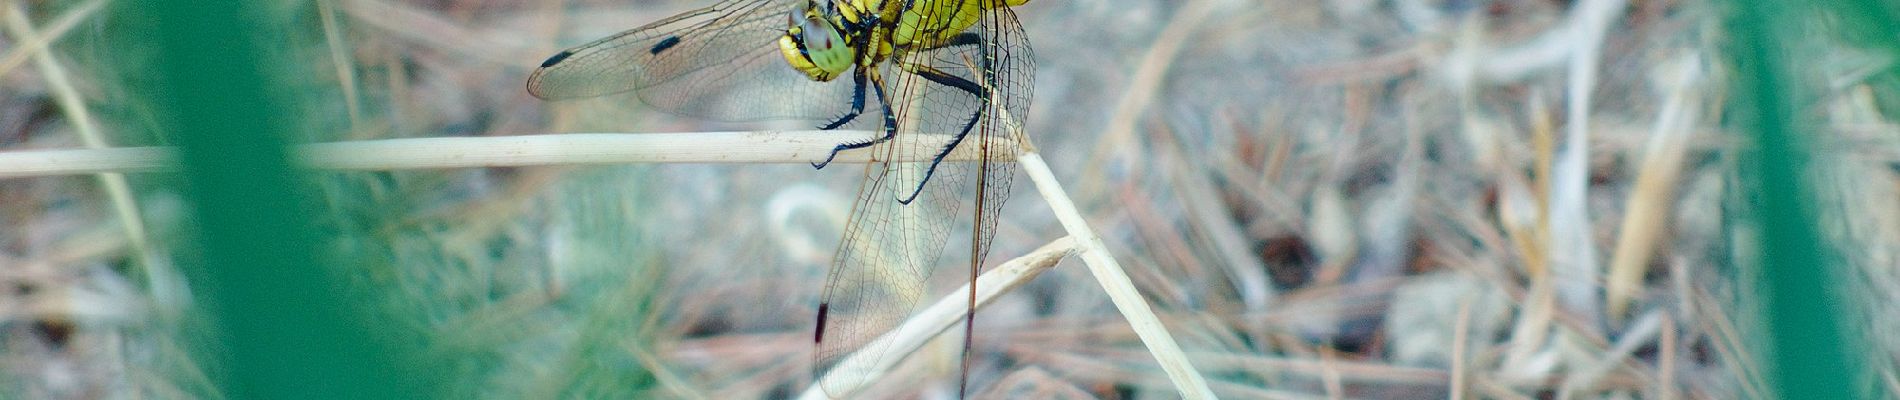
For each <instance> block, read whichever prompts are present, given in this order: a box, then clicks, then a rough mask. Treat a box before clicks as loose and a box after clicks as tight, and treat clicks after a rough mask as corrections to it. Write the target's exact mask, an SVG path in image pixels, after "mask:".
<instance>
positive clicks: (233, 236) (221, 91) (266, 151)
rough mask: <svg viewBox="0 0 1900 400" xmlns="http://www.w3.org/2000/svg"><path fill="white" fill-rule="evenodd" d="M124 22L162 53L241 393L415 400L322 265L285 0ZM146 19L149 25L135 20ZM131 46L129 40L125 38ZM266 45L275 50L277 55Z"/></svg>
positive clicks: (163, 0) (173, 131)
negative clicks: (302, 151) (300, 161)
mask: <svg viewBox="0 0 1900 400" xmlns="http://www.w3.org/2000/svg"><path fill="white" fill-rule="evenodd" d="M119 4H120V5H119V6H117V7H119V8H120V11H121V12H120V13H119V14H118V19H119V20H121V21H130V22H131V23H133V24H135V25H137V27H136V28H134V31H136V32H139V35H138V36H137V37H138V38H139V39H141V40H140V41H142V42H143V43H141V44H140V46H148V45H149V46H151V48H150V49H151V50H155V51H152V52H150V54H151V55H153V56H155V58H156V59H155V60H154V61H155V64H154V65H153V67H154V68H152V69H150V70H149V71H150V72H152V73H155V74H156V76H155V77H156V78H157V79H156V80H155V82H154V86H153V87H152V92H150V93H149V94H150V95H151V96H150V99H151V100H152V101H154V102H155V103H156V105H157V106H158V108H159V109H160V113H161V123H162V124H163V126H164V127H165V129H167V135H166V137H170V138H173V139H174V140H176V141H177V145H178V147H179V148H180V154H181V159H182V160H183V163H184V171H185V176H186V183H187V184H188V186H189V188H187V189H186V192H185V193H186V195H187V197H188V199H189V200H190V202H191V209H192V210H193V212H194V213H193V214H192V215H193V221H194V222H195V223H196V224H197V227H196V228H197V232H198V234H199V236H198V238H199V239H201V240H202V242H201V243H199V244H198V247H199V249H201V250H202V255H203V259H202V260H201V261H202V264H200V265H197V266H187V267H186V269H187V270H189V271H190V272H191V273H190V275H191V278H192V280H191V283H192V289H193V290H194V291H195V293H196V296H197V297H196V298H197V299H198V301H199V302H198V305H199V306H201V307H203V310H204V311H206V312H209V313H211V315H212V318H211V320H212V321H213V322H214V323H215V324H216V325H217V328H218V332H217V333H215V334H214V335H213V336H212V337H214V338H215V339H217V340H218V344H217V345H216V346H213V347H214V348H212V349H209V350H212V351H216V352H218V353H220V354H218V356H219V359H220V361H222V364H223V368H221V369H220V370H221V371H222V372H223V373H222V374H221V375H220V376H219V378H220V383H221V386H222V387H223V388H224V390H225V391H226V393H225V394H227V395H228V396H229V398H233V399H300V398H301V399H365V398H369V399H375V398H399V397H411V396H410V395H412V394H414V393H415V391H414V390H413V387H412V386H408V385H405V383H406V382H413V381H411V380H409V378H408V377H406V376H404V375H401V374H402V371H401V369H400V368H398V367H397V364H396V362H395V361H396V360H398V359H399V357H398V356H397V355H395V354H392V353H391V350H392V349H394V346H391V345H389V343H393V341H392V340H390V339H391V336H390V335H389V334H388V332H387V331H386V330H387V329H393V328H394V327H392V326H389V325H387V324H374V323H373V322H372V321H371V320H370V319H369V317H367V315H373V313H364V312H362V311H363V310H364V307H363V306H362V304H365V302H364V301H362V300H361V299H355V298H352V296H351V294H352V293H358V294H360V293H361V292H362V291H360V290H355V291H353V290H349V289H348V287H347V285H346V283H347V282H346V281H345V280H344V279H342V275H341V273H340V271H338V270H337V269H336V268H335V267H334V266H332V265H325V264H324V263H323V262H322V260H324V259H325V258H326V257H324V255H322V254H318V247H317V246H316V245H315V243H316V241H315V239H316V238H317V235H316V234H315V231H314V229H313V227H312V225H311V222H310V221H309V220H308V218H309V217H310V216H312V215H314V214H315V213H314V212H312V210H311V209H310V208H309V206H310V205H311V203H310V202H309V197H308V196H309V193H310V192H311V190H312V189H313V187H312V186H310V185H308V184H306V182H305V181H304V180H303V179H300V178H301V177H299V176H297V175H296V174H294V173H293V172H292V170H291V166H290V164H289V162H288V161H287V155H288V151H287V150H286V147H285V143H286V138H287V137H290V133H292V132H295V131H296V130H297V129H299V127H301V126H303V125H302V124H301V121H300V120H299V119H298V118H297V117H296V116H294V115H292V114H290V113H289V112H288V111H289V110H290V108H289V107H286V103H285V101H284V100H285V98H284V97H281V93H278V92H280V91H281V89H282V86H281V85H279V86H272V85H271V83H272V82H278V81H273V78H276V79H282V78H283V77H285V76H287V74H285V72H287V71H289V70H292V69H290V68H288V67H289V64H287V63H288V61H287V60H286V59H284V58H283V57H284V56H285V55H286V53H289V52H288V51H284V50H282V49H283V48H286V47H287V46H289V45H291V44H292V43H293V41H292V40H290V39H289V38H291V37H293V35H290V34H289V33H288V31H287V29H288V27H286V26H285V25H284V24H283V23H282V18H278V16H275V15H269V14H267V12H268V10H271V9H282V8H283V7H282V5H280V4H272V3H271V2H256V1H219V0H152V1H136V2H130V1H128V2H120V3H119ZM141 29H142V30H141ZM128 46H130V45H129V44H128ZM264 46H271V47H270V48H271V49H272V50H271V51H269V52H266V51H264V50H265V49H266V48H265V47H264Z"/></svg>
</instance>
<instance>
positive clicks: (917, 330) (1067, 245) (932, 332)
mask: <svg viewBox="0 0 1900 400" xmlns="http://www.w3.org/2000/svg"><path fill="white" fill-rule="evenodd" d="M1075 245H1076V243H1075V241H1074V239H1071V238H1061V239H1056V240H1055V241H1053V242H1049V244H1046V245H1043V246H1042V248H1038V249H1036V250H1035V251H1031V252H1029V254H1025V255H1023V256H1022V257H1017V258H1016V259H1013V260H1009V261H1008V262H1004V263H1003V264H1002V265H999V266H997V267H996V268H992V269H990V271H989V272H985V273H983V276H981V277H978V278H977V280H976V282H973V284H974V285H976V289H977V291H976V307H977V308H982V307H983V306H985V305H988V304H989V303H990V302H991V301H994V300H995V299H996V297H997V296H1000V295H1002V294H1004V293H1009V292H1010V291H1012V290H1015V289H1016V287H1018V286H1022V285H1023V284H1025V283H1028V282H1029V281H1030V280H1031V279H1035V278H1036V276H1037V275H1041V274H1042V272H1043V271H1045V270H1048V269H1049V268H1052V267H1055V266H1056V263H1057V262H1059V261H1062V259H1063V258H1065V257H1068V256H1069V254H1070V253H1073V252H1075V250H1076V247H1075ZM969 291H970V286H969V285H964V286H963V287H961V288H958V289H957V290H955V291H952V292H951V293H950V294H949V295H946V296H944V297H943V298H942V299H939V300H937V302H936V303H932V304H931V305H930V307H929V308H925V309H924V310H923V311H921V312H918V313H917V314H916V315H914V316H911V317H910V319H908V320H905V321H904V324H903V325H899V326H898V327H897V328H896V329H893V330H892V331H891V332H890V333H887V334H888V335H899V336H896V337H894V338H891V339H890V341H889V342H888V343H889V344H888V345H886V346H883V347H880V348H879V349H881V351H866V352H860V353H856V354H852V355H851V356H850V357H847V358H845V360H844V361H843V362H840V363H838V365H837V367H836V368H834V370H836V371H863V372H870V374H869V375H868V376H851V377H834V376H832V375H829V374H827V375H826V376H823V377H819V378H818V379H819V380H821V381H823V380H831V381H834V383H830V384H825V385H820V384H817V382H814V383H813V384H812V385H811V386H810V387H808V388H806V389H805V392H804V394H801V395H799V398H800V399H812V400H816V399H826V398H830V397H831V396H833V395H835V396H841V397H842V396H850V395H851V393H852V392H856V391H857V390H858V389H861V387H846V386H845V385H844V384H843V383H844V382H851V383H862V384H874V383H876V382H877V381H878V378H879V377H880V376H881V375H882V372H881V371H887V370H889V369H890V368H891V367H892V366H895V365H896V364H897V363H898V362H899V361H903V360H904V359H905V357H903V356H902V355H908V354H910V353H912V352H915V351H916V350H917V349H918V348H919V347H923V345H924V343H925V342H927V341H929V340H930V338H933V337H936V336H937V334H939V333H942V332H943V331H944V330H945V329H948V328H950V327H951V326H953V325H956V323H957V322H958V321H962V320H963V318H964V316H965V315H967V312H968V311H969V305H970V304H969V298H968V297H966V296H968V295H967V293H969ZM827 388H829V389H831V390H839V391H840V392H841V393H830V394H827V393H826V389H827Z"/></svg>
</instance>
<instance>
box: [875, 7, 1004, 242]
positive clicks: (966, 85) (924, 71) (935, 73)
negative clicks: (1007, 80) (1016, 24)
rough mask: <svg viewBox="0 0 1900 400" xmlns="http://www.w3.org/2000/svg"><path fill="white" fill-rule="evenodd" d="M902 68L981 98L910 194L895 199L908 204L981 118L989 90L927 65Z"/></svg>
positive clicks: (906, 65) (933, 159) (986, 108)
mask: <svg viewBox="0 0 1900 400" xmlns="http://www.w3.org/2000/svg"><path fill="white" fill-rule="evenodd" d="M959 36H961V35H959ZM904 69H905V70H906V71H909V72H911V73H914V74H917V76H921V77H923V78H924V79H928V80H930V81H931V82H936V83H938V84H941V85H944V86H949V87H953V88H957V89H959V90H962V91H964V92H968V93H969V94H970V95H972V96H976V98H978V99H981V102H980V103H979V104H982V107H981V108H978V109H977V110H976V111H974V112H971V113H970V120H969V121H966V122H964V123H963V129H962V130H959V131H957V135H956V136H954V137H951V138H950V143H948V144H945V145H944V146H943V149H940V150H937V155H936V156H934V157H931V158H930V167H929V168H926V169H924V179H923V180H922V181H920V182H917V188H916V189H911V191H910V196H906V197H904V198H901V199H897V202H898V203H899V204H906V205H908V204H910V202H913V201H917V195H918V194H922V193H923V192H924V185H925V184H928V183H930V177H931V175H935V174H936V173H937V165H938V164H942V163H943V159H944V158H945V157H949V156H950V152H951V151H953V150H956V148H957V145H960V144H962V143H963V139H964V138H967V137H969V136H970V130H971V129H972V128H975V127H976V122H977V121H979V120H982V116H983V115H984V114H985V111H987V110H988V109H989V102H990V96H989V95H988V93H989V90H986V89H985V88H984V87H983V86H981V85H977V84H976V82H970V80H969V79H963V77H960V76H956V75H951V74H950V73H948V72H943V70H939V69H936V68H933V67H931V66H928V65H919V64H905V65H904Z"/></svg>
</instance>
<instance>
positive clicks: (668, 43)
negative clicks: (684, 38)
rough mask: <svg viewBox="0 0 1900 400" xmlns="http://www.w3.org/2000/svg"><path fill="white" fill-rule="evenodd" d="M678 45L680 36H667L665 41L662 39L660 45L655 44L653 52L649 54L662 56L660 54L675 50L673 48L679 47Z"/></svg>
mask: <svg viewBox="0 0 1900 400" xmlns="http://www.w3.org/2000/svg"><path fill="white" fill-rule="evenodd" d="M678 44H680V37H679V36H667V37H666V38H665V39H660V42H659V43H654V44H653V50H650V51H649V52H650V53H653V54H660V52H662V51H666V49H671V48H673V46H675V45H678Z"/></svg>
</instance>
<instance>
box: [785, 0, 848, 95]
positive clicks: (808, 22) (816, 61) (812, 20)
mask: <svg viewBox="0 0 1900 400" xmlns="http://www.w3.org/2000/svg"><path fill="white" fill-rule="evenodd" d="M811 10H812V9H810V8H804V9H799V10H793V11H792V14H791V15H788V16H787V18H786V19H787V21H786V24H787V25H788V27H787V28H786V30H785V35H784V36H781V37H779V51H780V52H781V53H783V55H784V56H785V61H787V62H789V63H791V64H792V67H793V68H797V69H798V70H799V71H800V72H804V73H805V75H806V76H808V77H810V78H812V79H813V80H817V81H829V80H831V79H832V78H836V77H838V74H840V73H843V72H844V71H845V70H847V69H851V65H852V63H853V62H854V61H856V58H857V51H856V50H855V49H853V48H852V47H851V44H850V42H849V41H847V40H846V39H845V37H844V35H843V34H842V33H840V32H839V31H838V28H837V27H836V26H834V25H832V24H831V23H829V22H825V21H824V20H822V19H820V18H819V17H818V16H817V15H814V14H813V13H812V12H811Z"/></svg>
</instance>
